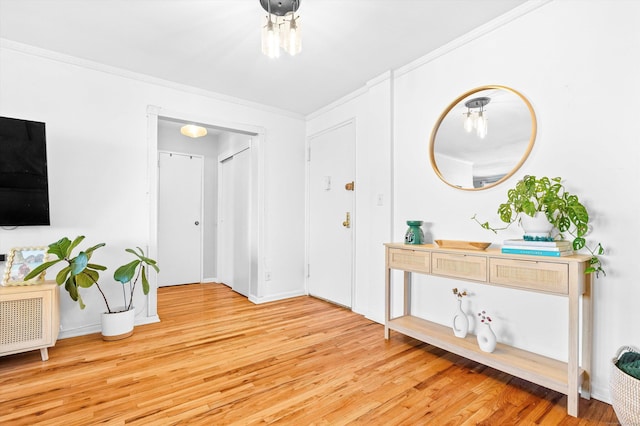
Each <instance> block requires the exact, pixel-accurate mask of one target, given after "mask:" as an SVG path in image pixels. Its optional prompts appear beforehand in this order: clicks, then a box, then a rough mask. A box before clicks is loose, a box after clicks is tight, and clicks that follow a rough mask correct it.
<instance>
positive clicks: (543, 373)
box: [388, 315, 568, 395]
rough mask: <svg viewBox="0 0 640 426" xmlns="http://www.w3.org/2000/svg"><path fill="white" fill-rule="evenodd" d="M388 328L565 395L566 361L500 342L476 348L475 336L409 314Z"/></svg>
mask: <svg viewBox="0 0 640 426" xmlns="http://www.w3.org/2000/svg"><path fill="white" fill-rule="evenodd" d="M388 327H389V329H391V330H395V331H397V332H399V333H402V334H405V335H407V336H411V337H413V338H415V339H418V340H420V341H422V342H425V343H429V344H431V345H434V346H437V347H439V348H442V349H444V350H446V351H448V352H451V353H454V354H456V355H460V356H462V357H465V358H467V359H470V360H473V361H476V362H479V363H481V364H484V365H486V366H489V367H492V368H495V369H497V370H500V371H504V372H505V373H509V374H511V375H513V376H516V377H520V378H521V379H524V380H528V381H530V382H534V383H538V384H539V385H541V386H544V387H546V388H549V389H553V390H555V391H557V392H561V393H563V394H565V395H566V394H568V379H567V363H566V362H562V361H558V360H555V359H552V358H548V357H545V356H542V355H538V354H535V353H532V352H528V351H525V350H522V349H518V348H514V347H512V346H508V345H503V344H501V343H498V345H497V346H496V350H495V351H494V352H492V353H487V352H483V351H481V350H480V349H479V348H478V343H477V341H476V336H474V335H467V337H465V338H460V337H456V336H454V335H453V331H452V330H451V327H445V326H443V325H440V324H437V323H434V322H431V321H427V320H424V319H422V318H418V317H414V316H410V315H407V316H402V317H399V318H394V319H392V320H390V321H389V323H388Z"/></svg>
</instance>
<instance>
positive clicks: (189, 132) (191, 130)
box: [180, 124, 207, 138]
mask: <svg viewBox="0 0 640 426" xmlns="http://www.w3.org/2000/svg"><path fill="white" fill-rule="evenodd" d="M180 133H182V134H183V135H185V136H189V137H190V138H199V137H202V136H206V135H207V129H205V128H204V127H200V126H196V125H195V124H187V125H186V126H182V127H181V128H180Z"/></svg>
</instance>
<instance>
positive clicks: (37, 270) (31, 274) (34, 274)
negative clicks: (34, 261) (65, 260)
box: [24, 259, 62, 281]
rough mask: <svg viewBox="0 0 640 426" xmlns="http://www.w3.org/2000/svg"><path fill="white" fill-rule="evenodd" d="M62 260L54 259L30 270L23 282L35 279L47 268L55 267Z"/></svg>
mask: <svg viewBox="0 0 640 426" xmlns="http://www.w3.org/2000/svg"><path fill="white" fill-rule="evenodd" d="M61 260H62V259H56V260H52V261H50V262H45V263H43V264H42V265H40V266H38V267H36V268H34V269H33V270H31V272H29V273H28V274H27V275H26V276H25V277H24V280H25V281H29V280H30V279H31V278H35V277H37V276H38V275H40V273H42V271H44V270H45V269H47V268H48V267H50V266H52V265H55V264H56V263H58V262H60V261H61Z"/></svg>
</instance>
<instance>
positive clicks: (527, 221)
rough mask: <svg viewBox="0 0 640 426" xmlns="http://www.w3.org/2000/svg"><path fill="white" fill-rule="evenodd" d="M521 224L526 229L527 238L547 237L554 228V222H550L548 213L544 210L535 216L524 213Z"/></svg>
mask: <svg viewBox="0 0 640 426" xmlns="http://www.w3.org/2000/svg"><path fill="white" fill-rule="evenodd" d="M520 226H522V229H523V231H524V236H525V239H526V237H531V238H547V237H549V236H551V231H552V230H553V224H552V223H550V222H549V220H548V219H547V215H545V214H544V213H543V212H538V213H536V215H535V216H533V217H531V216H529V215H526V214H524V213H523V214H521V215H520Z"/></svg>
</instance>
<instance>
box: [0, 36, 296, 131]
mask: <svg viewBox="0 0 640 426" xmlns="http://www.w3.org/2000/svg"><path fill="white" fill-rule="evenodd" d="M0 47H2V48H5V49H9V50H14V51H16V52H20V53H24V54H27V55H32V56H39V57H41V58H45V59H49V60H52V61H57V62H62V63H66V64H70V65H75V66H78V67H82V68H86V69H90V70H93V71H98V72H104V73H107V74H112V75H116V76H118V77H123V78H128V79H131V80H137V81H141V82H143V83H149V84H155V85H157V86H163V87H167V88H169V89H175V90H180V91H183V92H187V93H192V94H194V95H199V96H204V97H207V98H210V99H215V100H217V101H221V102H228V103H232V104H237V105H242V106H246V107H249V108H255V109H258V110H261V111H265V112H270V113H275V114H280V115H284V116H287V117H291V118H296V119H301V120H304V115H303V114H299V113H296V112H292V111H287V110H283V109H280V108H276V107H272V106H269V105H265V104H261V103H258V102H253V101H248V100H245V99H240V98H236V97H233V96H228V95H223V94H221V93H217V92H212V91H210V90H205V89H201V88H198V87H194V86H189V85H186V84H181V83H176V82H173V81H169V80H164V79H161V78H157V77H152V76H150V75H147V74H142V73H137V72H133V71H128V70H125V69H122V68H118V67H113V66H110V65H105V64H102V63H99V62H95V61H90V60H88V59H82V58H78V57H76V56H71V55H65V54H64V53H60V52H55V51H52V50H47V49H42V48H40V47H35V46H32V45H29V44H24V43H19V42H17V41H13V40H9V39H6V38H0Z"/></svg>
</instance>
